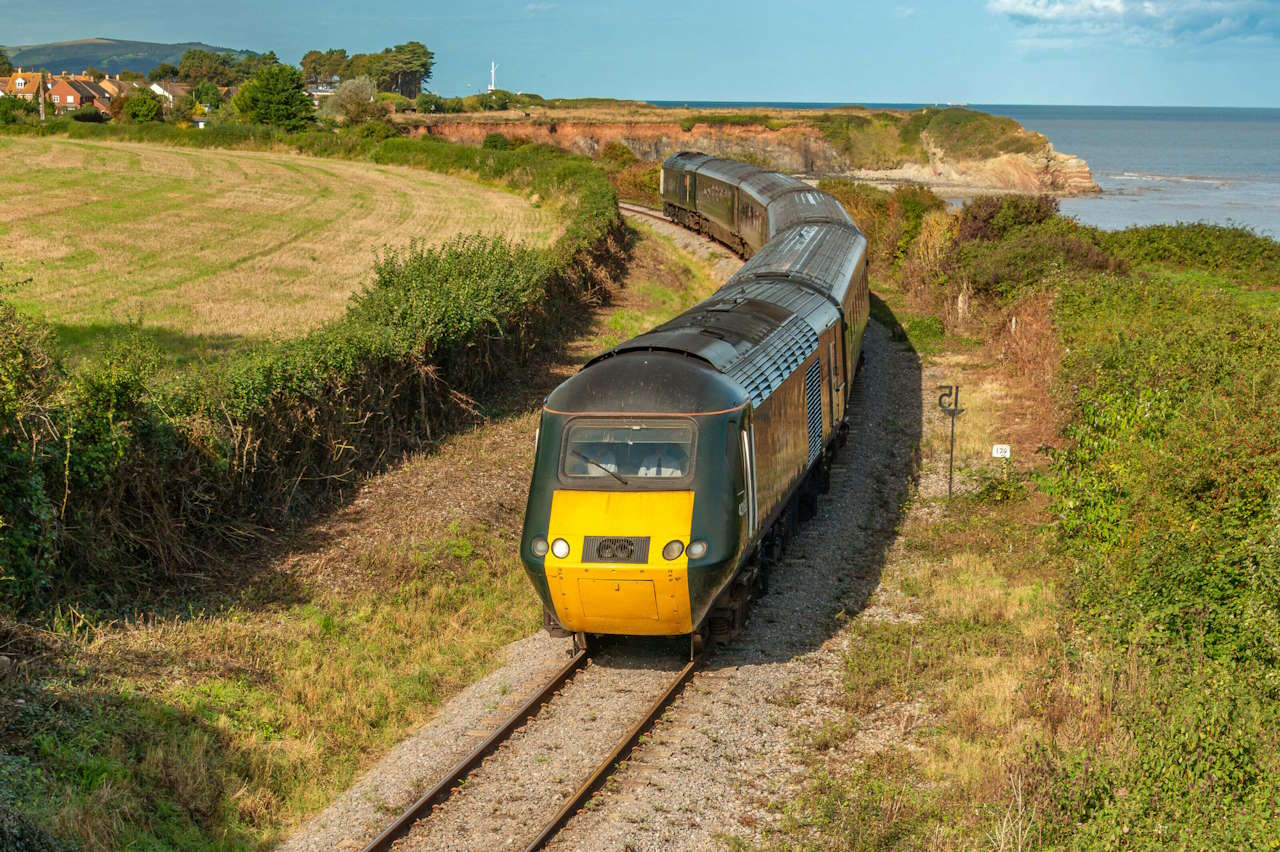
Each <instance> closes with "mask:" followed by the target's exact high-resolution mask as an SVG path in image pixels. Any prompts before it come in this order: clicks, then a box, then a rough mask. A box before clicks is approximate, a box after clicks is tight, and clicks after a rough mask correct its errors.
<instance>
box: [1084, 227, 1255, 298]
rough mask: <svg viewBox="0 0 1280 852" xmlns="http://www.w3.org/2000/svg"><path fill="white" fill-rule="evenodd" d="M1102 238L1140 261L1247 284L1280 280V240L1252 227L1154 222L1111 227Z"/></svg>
mask: <svg viewBox="0 0 1280 852" xmlns="http://www.w3.org/2000/svg"><path fill="white" fill-rule="evenodd" d="M1102 241H1103V245H1105V246H1106V247H1107V248H1108V249H1110V250H1111V251H1113V252H1115V253H1116V254H1118V255H1120V256H1121V257H1124V258H1126V259H1128V260H1130V261H1133V262H1135V263H1162V264H1168V265H1171V266H1178V267H1187V266H1193V267H1195V268H1198V269H1206V270H1211V271H1213V272H1219V273H1222V274H1225V275H1228V276H1230V277H1232V278H1235V279H1238V280H1241V281H1243V282H1245V283H1246V284H1253V285H1261V286H1271V287H1276V286H1280V243H1278V242H1276V241H1275V240H1273V239H1270V238H1268V237H1264V236H1261V235H1259V234H1257V233H1255V232H1254V231H1252V230H1250V229H1248V228H1240V227H1225V226H1222V225H1209V224H1204V223H1196V224H1189V223H1183V224H1177V225H1150V226H1147V227H1144V228H1127V229H1125V230H1123V231H1115V232H1112V233H1108V234H1105V235H1104V236H1103V240H1102Z"/></svg>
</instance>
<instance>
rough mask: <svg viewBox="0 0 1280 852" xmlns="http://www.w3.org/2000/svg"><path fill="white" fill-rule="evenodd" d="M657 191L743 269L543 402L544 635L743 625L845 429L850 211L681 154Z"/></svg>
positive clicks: (534, 499)
mask: <svg viewBox="0 0 1280 852" xmlns="http://www.w3.org/2000/svg"><path fill="white" fill-rule="evenodd" d="M661 192H662V197H663V202H664V208H665V211H666V213H667V215H668V216H669V217H670V218H671V219H673V220H675V221H676V222H678V223H680V224H682V225H684V226H685V227H687V228H690V229H693V230H696V231H698V232H701V233H704V234H707V235H709V236H712V237H714V238H715V239H717V240H719V241H721V242H723V243H725V244H726V245H728V246H731V247H732V248H734V249H735V250H736V251H738V252H739V253H741V254H742V255H743V256H745V257H747V258H749V259H748V260H747V262H746V263H745V264H744V265H743V267H742V268H741V269H740V270H739V271H738V273H737V274H735V275H734V276H733V277H732V278H731V279H730V280H729V281H728V282H727V283H726V284H725V285H724V286H723V287H722V288H720V289H719V290H718V291H717V292H716V293H715V294H713V295H712V296H711V297H710V298H708V299H706V300H705V301H703V302H701V303H699V304H698V305H695V306H694V307H692V308H690V309H689V310H687V311H685V312H684V313H683V314H680V315H679V316H677V317H676V318H674V319H672V320H671V321H669V322H667V323H665V324H663V325H661V326H659V327H657V328H655V329H653V330H651V331H649V332H646V333H644V334H641V335H639V336H638V337H636V338H634V339H632V340H628V341H627V342H625V343H622V344H621V345H619V346H616V347H614V348H613V349H611V350H609V351H608V352H605V353H603V354H602V355H600V356H598V357H597V358H595V359H594V360H592V361H590V362H589V363H588V364H587V365H586V366H585V367H583V369H582V370H581V371H580V372H578V373H577V374H576V375H574V376H573V377H572V378H570V379H568V380H566V381H565V382H564V383H563V384H561V385H560V386H559V387H558V388H556V389H555V390H554V391H552V393H551V394H550V395H549V396H548V397H547V399H546V401H545V403H544V406H543V409H542V413H541V420H540V425H539V428H538V433H537V439H536V457H535V462H534V471H533V479H532V483H531V485H530V488H529V501H528V506H527V508H526V512H525V521H524V531H523V534H522V537H521V558H522V561H523V563H524V566H525V570H526V572H527V573H528V575H529V579H530V580H531V581H532V583H533V585H534V588H535V589H536V590H537V593H538V595H539V596H540V597H541V599H542V603H543V606H544V616H545V620H546V624H547V626H548V628H550V629H551V630H553V632H555V631H566V632H570V633H584V634H585V633H594V634H602V633H613V634H629V635H668V636H674V635H681V634H690V635H691V636H692V637H694V638H695V639H697V638H698V637H699V636H700V635H701V634H702V633H703V632H705V631H706V630H707V629H714V630H715V631H716V632H721V631H727V632H731V631H733V630H736V627H737V622H739V621H740V620H741V618H742V616H743V614H744V612H745V603H746V600H747V597H748V595H749V592H750V589H751V587H752V586H753V585H754V586H756V587H759V586H760V585H762V584H763V582H764V579H765V572H766V571H767V569H768V566H769V565H770V564H771V563H772V561H774V560H775V559H776V558H777V557H778V555H779V554H780V551H781V549H782V547H784V546H785V543H786V541H787V540H788V539H789V538H790V537H791V535H792V534H793V533H794V531H795V529H796V527H797V525H798V524H799V523H800V522H801V521H802V520H804V519H805V518H806V517H807V516H808V515H809V514H811V513H812V511H813V509H814V506H815V504H816V500H817V494H818V493H820V492H821V491H823V490H825V488H826V487H827V485H828V484H829V477H830V474H829V465H830V461H831V458H832V456H833V454H834V452H835V447H836V445H837V443H838V442H839V441H840V440H842V439H843V435H844V433H845V431H846V430H847V425H846V408H847V405H848V399H849V394H850V390H851V386H852V381H853V376H854V373H855V370H856V369H857V365H858V363H859V359H860V354H861V350H862V337H863V331H864V329H865V328H866V323H867V317H868V314H869V301H868V299H869V295H868V290H867V264H868V262H867V241H866V239H865V238H864V237H863V235H862V233H861V232H860V231H859V230H858V228H857V226H856V225H854V223H853V222H852V220H850V218H849V216H848V214H847V213H846V212H845V210H844V208H843V207H842V206H841V205H840V203H839V202H838V201H836V199H834V198H832V197H831V196H829V195H827V194H826V193H823V192H819V191H818V190H816V189H814V188H812V187H811V186H809V185H808V184H805V183H804V182H802V181H799V180H796V179H795V178H792V177H790V176H787V175H782V174H778V173H776V172H770V171H767V170H764V169H760V168H756V167H754V166H750V165H747V164H745V163H739V162H736V161H733V160H725V159H717V158H713V157H709V156H706V155H704V154H697V153H689V152H682V153H678V154H674V155H672V156H671V157H669V158H668V159H667V160H666V161H665V162H664V163H663V166H662V177H661Z"/></svg>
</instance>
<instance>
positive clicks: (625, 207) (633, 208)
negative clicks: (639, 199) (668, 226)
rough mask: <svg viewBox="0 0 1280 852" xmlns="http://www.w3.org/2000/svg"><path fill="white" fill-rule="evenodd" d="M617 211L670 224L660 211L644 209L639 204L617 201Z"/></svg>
mask: <svg viewBox="0 0 1280 852" xmlns="http://www.w3.org/2000/svg"><path fill="white" fill-rule="evenodd" d="M618 209H619V210H621V211H622V212H624V213H634V214H636V215H637V216H648V217H649V218H650V219H657V220H658V221H659V222H670V221H671V220H670V219H669V218H667V216H666V215H665V214H664V213H663V212H662V211H660V210H654V209H652V208H650V207H644V206H641V205H639V204H632V203H631V202H629V201H619V202H618Z"/></svg>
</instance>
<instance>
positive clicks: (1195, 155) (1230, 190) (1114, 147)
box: [652, 101, 1280, 238]
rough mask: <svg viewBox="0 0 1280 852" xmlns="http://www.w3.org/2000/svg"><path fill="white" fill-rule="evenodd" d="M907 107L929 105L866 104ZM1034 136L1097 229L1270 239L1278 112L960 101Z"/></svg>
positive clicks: (1274, 222)
mask: <svg viewBox="0 0 1280 852" xmlns="http://www.w3.org/2000/svg"><path fill="white" fill-rule="evenodd" d="M652 103H654V104H656V105H658V106H686V105H687V106H690V107H695V108H704V109H705V108H716V107H721V108H723V107H775V108H786V109H831V108H833V107H836V106H843V105H842V104H833V103H805V102H794V103H782V102H775V103H761V102H754V103H752V102H728V101H679V102H677V101H653V102H652ZM862 106H867V107H871V108H890V109H917V108H919V107H922V106H934V104H906V103H895V104H887V103H868V104H862ZM966 106H968V107H970V108H971V109H976V110H982V111H983V112H989V113H992V114H995V115H1006V116H1008V117H1010V118H1012V119H1014V120H1016V121H1018V122H1019V123H1021V124H1022V125H1023V126H1024V127H1026V128H1028V129H1030V130H1035V131H1037V132H1039V133H1043V134H1044V135H1045V136H1047V137H1048V138H1049V141H1051V142H1052V143H1053V146H1054V147H1055V148H1057V149H1058V150H1059V151H1063V152H1065V153H1068V154H1075V155H1077V156H1079V157H1083V158H1084V159H1085V160H1086V161H1087V162H1088V163H1089V168H1090V169H1091V170H1092V172H1093V179H1094V180H1096V181H1097V182H1098V185H1099V186H1100V187H1102V194H1101V195H1097V196H1089V197H1083V198H1066V199H1063V200H1062V211H1063V212H1064V213H1066V214H1068V215H1070V216H1075V217H1076V218H1078V219H1079V220H1080V221H1081V222H1084V223H1086V224H1089V225H1095V226H1097V227H1101V228H1110V229H1118V228H1125V227H1128V226H1129V225H1152V224H1160V223H1173V222H1213V223H1216V224H1222V225H1243V226H1245V227H1248V228H1251V229H1253V230H1255V231H1257V232H1259V233H1263V234H1266V235H1268V236H1270V237H1272V238H1280V109H1244V108H1217V107H1143V106H1132V107H1115V106H1035V105H1013V104H967V105H966Z"/></svg>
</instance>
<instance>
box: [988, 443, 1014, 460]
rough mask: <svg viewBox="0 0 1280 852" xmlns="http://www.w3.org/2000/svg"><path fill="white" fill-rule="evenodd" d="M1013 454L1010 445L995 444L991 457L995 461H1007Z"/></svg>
mask: <svg viewBox="0 0 1280 852" xmlns="http://www.w3.org/2000/svg"><path fill="white" fill-rule="evenodd" d="M1012 454H1013V453H1012V452H1011V451H1010V449H1009V445H1008V444H995V445H994V446H992V447H991V457H992V458H993V459H1007V458H1009V456H1011V455H1012Z"/></svg>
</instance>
